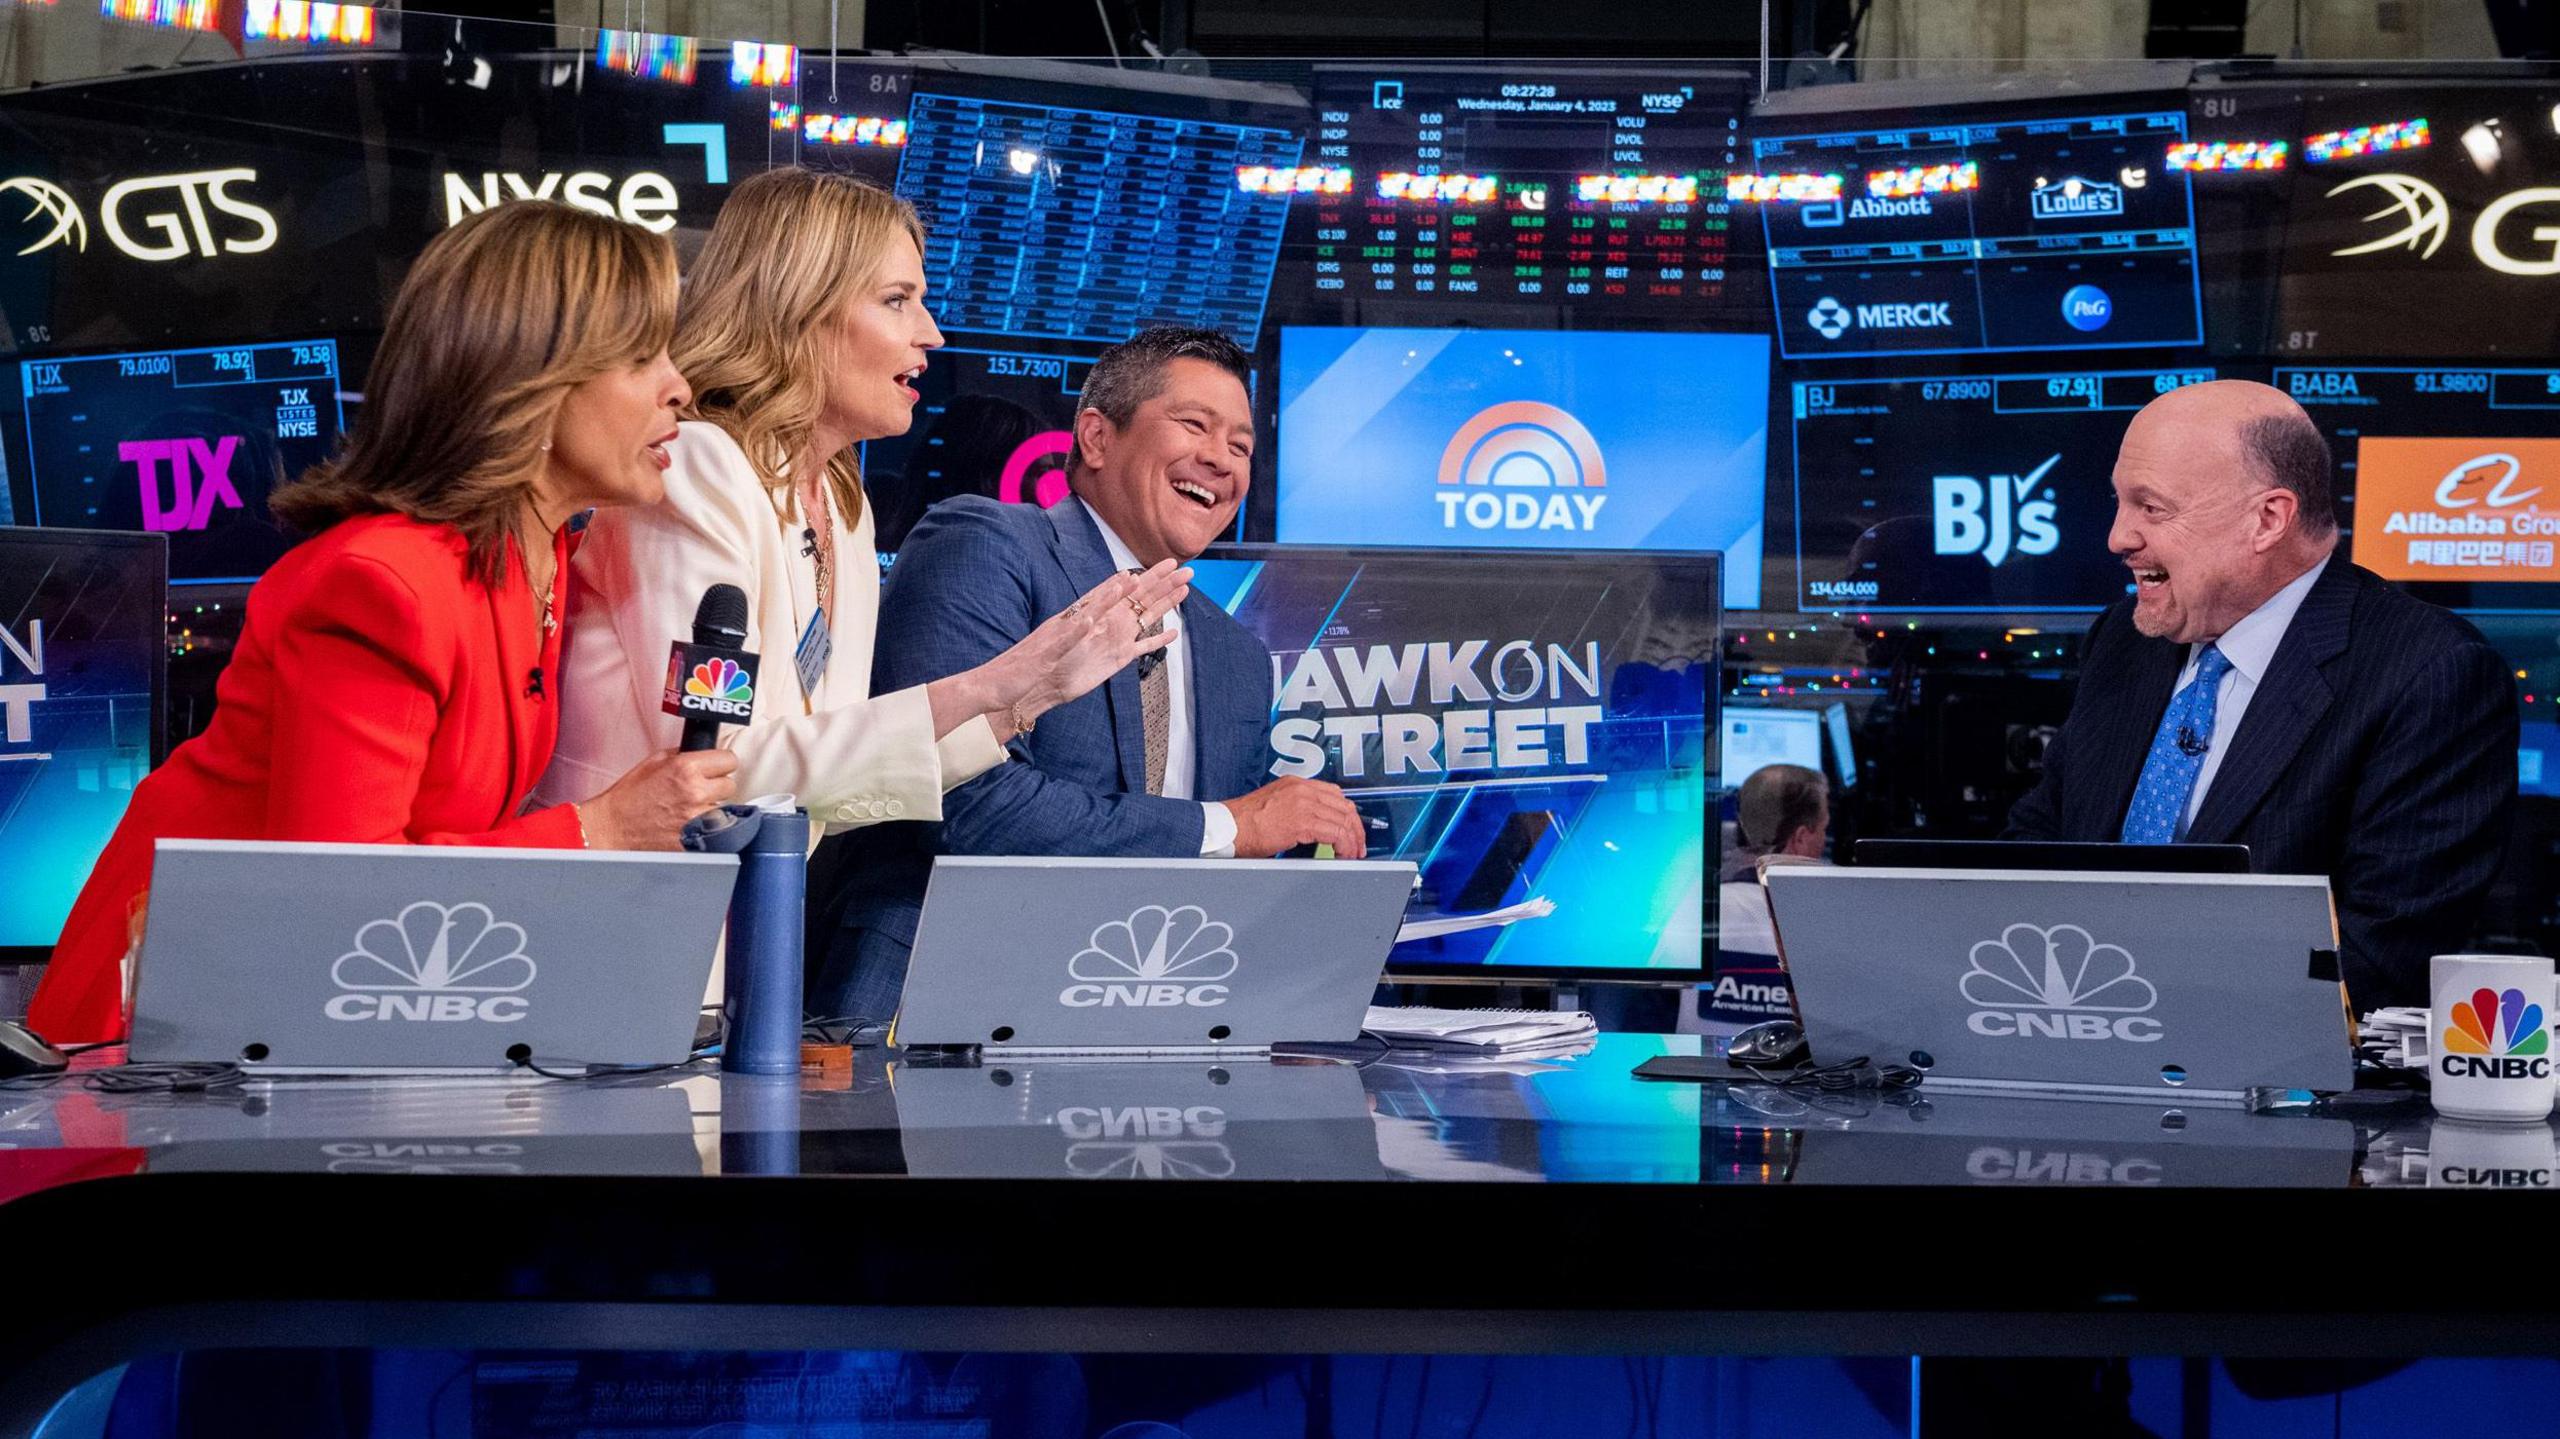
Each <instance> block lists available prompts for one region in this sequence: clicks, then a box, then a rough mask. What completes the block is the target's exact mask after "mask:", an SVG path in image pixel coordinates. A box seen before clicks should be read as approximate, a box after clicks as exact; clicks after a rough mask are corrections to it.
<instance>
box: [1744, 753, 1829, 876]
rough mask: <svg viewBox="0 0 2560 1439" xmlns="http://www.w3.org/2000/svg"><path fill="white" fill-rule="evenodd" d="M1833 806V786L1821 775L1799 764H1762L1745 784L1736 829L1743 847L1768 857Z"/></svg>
mask: <svg viewBox="0 0 2560 1439" xmlns="http://www.w3.org/2000/svg"><path fill="white" fill-rule="evenodd" d="M1830 804H1831V787H1830V785H1829V784H1828V783H1827V782H1826V781H1824V779H1823V778H1822V776H1821V775H1820V774H1818V773H1816V772H1814V771H1812V770H1809V769H1806V768H1805V767H1804V766H1803V765H1800V764H1771V765H1762V766H1761V767H1760V768H1758V769H1755V770H1753V771H1752V772H1751V777H1750V778H1748V779H1746V780H1744V781H1743V782H1742V797H1741V799H1740V800H1738V801H1737V802H1736V805H1735V808H1736V810H1737V814H1736V815H1735V818H1734V828H1735V829H1737V830H1739V831H1741V834H1742V847H1743V849H1745V850H1747V851H1749V852H1750V853H1752V854H1768V853H1771V852H1773V851H1775V850H1776V849H1777V848H1778V846H1780V845H1782V844H1785V843H1786V842H1787V840H1788V839H1789V838H1790V837H1791V836H1793V835H1794V834H1795V832H1796V831H1797V830H1800V829H1811V828H1812V827H1813V826H1814V825H1815V824H1816V823H1818V822H1819V821H1820V820H1821V819H1822V816H1823V813H1824V811H1825V810H1827V809H1828V808H1829V807H1830Z"/></svg>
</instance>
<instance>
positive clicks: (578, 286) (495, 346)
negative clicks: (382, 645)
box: [267, 200, 676, 584]
mask: <svg viewBox="0 0 2560 1439" xmlns="http://www.w3.org/2000/svg"><path fill="white" fill-rule="evenodd" d="M675 318H676V254H675V248H674V247H673V246H672V245H670V244H668V243H667V241H666V240H665V239H664V238H663V237H661V236H658V235H652V234H650V233H649V232H648V231H646V230H643V229H641V228H639V227H638V226H636V225H626V224H624V223H623V222H621V221H620V220H616V219H613V218H611V217H609V216H605V215H597V214H592V213H590V212H588V211H584V210H574V209H571V208H570V207H568V206H566V205H555V204H551V203H548V202H545V201H531V200H529V201H521V202H518V203H514V204H507V205H500V206H497V207H495V208H492V209H489V210H484V211H482V212H481V213H479V214H476V215H473V216H471V217H470V218H469V219H466V220H464V221H463V222H462V223H461V224H459V225H456V226H454V227H453V228H452V229H450V230H447V231H445V232H444V233H443V234H441V235H438V236H437V237H436V238H435V239H434V240H432V241H430V242H428V245H427V248H426V249H425V250H424V251H423V252H421V253H420V254H419V256H418V259H417V263H416V264H414V265H412V266H410V268H409V274H408V278H406V279H405V280H403V281H402V282H401V284H400V293H399V295H398V296H397V297H395V298H394V299H393V300H392V302H391V314H390V316H389V318H388V319H387V320H386V321H385V322H384V324H383V330H382V344H381V347H380V348H379V349H378V350H376V351H375V352H374V359H373V367H372V370H371V372H370V373H369V374H368V375H367V376H366V378H365V403H364V411H363V413H362V415H361V416H360V417H359V418H358V419H357V421H356V429H355V434H354V435H353V436H352V437H351V438H349V440H348V441H347V444H346V447H345V448H344V449H342V450H340V451H339V452H338V454H337V456H336V457H335V458H333V459H331V460H329V461H327V462H326V463H323V464H320V465H316V466H314V467H313V468H312V469H311V470H310V472H309V473H307V474H305V475H304V476H303V477H302V478H301V479H299V480H296V481H294V482H293V483H292V484H289V485H286V486H284V487H283V488H282V489H279V490H277V491H276V492H275V493H274V494H273V495H272V496H270V497H268V500H267V507H268V509H269V510H270V511H272V512H273V513H274V514H275V516H276V517H277V518H278V519H280V520H283V521H284V522H285V523H286V524H289V525H291V526H293V527H294V528H295V529H297V530H300V531H302V532H303V533H304V534H307V535H308V534H318V533H319V532H320V531H322V530H325V529H327V528H329V527H330V526H331V525H334V524H337V523H338V522H339V521H341V520H346V519H352V518H354V517H355V516H357V515H367V514H385V513H389V514H402V515H407V516H409V517H410V518H412V519H416V520H420V521H423V522H425V523H428V524H439V525H451V526H452V527H453V528H455V529H457V530H459V531H461V532H462V535H463V538H464V540H465V541H466V542H467V543H468V545H469V547H470V555H471V571H472V573H473V574H474V575H476V576H477V577H479V578H480V579H481V580H482V581H483V582H485V583H491V584H494V583H496V581H497V577H498V570H499V566H500V565H501V564H503V563H504V562H505V559H506V553H507V542H508V539H509V537H510V536H512V535H513V534H514V533H515V526H516V520H517V517H518V515H519V514H520V513H521V512H522V509H523V506H524V503H525V500H526V497H527V496H528V495H529V494H530V493H531V491H532V488H533V484H534V481H535V480H537V479H539V478H540V477H541V475H542V472H543V466H544V464H545V458H544V453H543V451H544V446H545V444H546V442H547V441H549V440H550V438H551V430H552V425H553V423H554V422H555V421H556V420H557V419H558V417H559V414H560V404H561V401H562V400H564V399H566V398H567V397H568V394H569V391H570V390H572V389H574V388H576V387H577V386H578V385H580V384H583V383H585V382H586V381H588V380H590V379H593V378H595V377H596V376H597V375H601V374H605V373H607V372H609V371H612V370H616V369H620V368H623V367H625V366H628V365H630V364H632V363H633V362H634V361H636V360H644V359H647V358H649V357H651V356H654V355H656V354H657V353H658V352H659V351H660V350H663V349H665V348H666V346H667V342H668V340H669V339H670V338H671V337H672V335H673V334H674V331H675Z"/></svg>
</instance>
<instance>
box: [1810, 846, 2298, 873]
mask: <svg viewBox="0 0 2560 1439" xmlns="http://www.w3.org/2000/svg"><path fill="white" fill-rule="evenodd" d="M1849 853H1850V856H1851V858H1852V860H1853V861H1854V862H1855V863H1857V864H1859V865H1861V866H1864V867H1867V868H1871V869H1877V868H1881V869H2042V870H2105V871H2110V872H2113V873H2117V874H2247V873H2248V872H2249V847H2248V846H2247V845H2245V844H2094V843H2089V842H2086V841H2077V840H2009V839H1862V840H1859V841H1858V842H1857V844H1856V845H1855V846H1854V847H1853V848H1852V849H1851V850H1850V851H1849Z"/></svg>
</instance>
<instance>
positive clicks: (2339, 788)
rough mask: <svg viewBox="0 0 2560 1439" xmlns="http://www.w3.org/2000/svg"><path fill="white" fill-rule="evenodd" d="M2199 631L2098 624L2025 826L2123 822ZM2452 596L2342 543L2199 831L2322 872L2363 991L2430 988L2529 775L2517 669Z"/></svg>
mask: <svg viewBox="0 0 2560 1439" xmlns="http://www.w3.org/2000/svg"><path fill="white" fill-rule="evenodd" d="M2186 660H2187V648H2186V646H2184V645H2180V644H2173V643H2171V642H2169V641H2167V640H2157V639H2151V638H2148V637H2146V636H2144V635H2143V634H2141V633H2139V632H2138V631H2136V630H2135V629H2134V627H2133V601H2131V600H2130V599H2128V600H2126V601H2124V602H2123V603H2121V604H2118V605H2117V606H2116V607H2114V608H2113V609H2110V610H2108V611H2107V612H2106V613H2105V614H2103V615H2101V616H2099V618H2098V623H2097V624H2096V625H2095V626H2094V627H2092V628H2091V629H2090V631H2089V648H2088V653H2087V656H2086V658H2085V659H2084V661H2083V662H2082V664H2081V667H2080V690H2079V693H2078V694H2077V695H2076V696H2075V697H2074V699H2073V701H2072V705H2071V718H2070V719H2069V720H2068V721H2067V722H2066V723H2065V724H2064V725H2063V727H2062V735H2061V737H2060V738H2059V739H2057V740H2055V741H2054V743H2053V744H2052V745H2051V746H2050V747H2049V748H2048V749H2047V750H2046V751H2045V769H2044V780H2043V782H2042V783H2040V784H2038V785H2037V786H2036V788H2035V789H2034V791H2033V792H2032V793H2030V794H2028V796H2027V797H2026V798H2025V799H2022V800H2020V801H2019V802H2018V806H2017V808H2016V809H2014V810H2012V811H2010V814H2009V834H2008V837H2009V838H2012V839H2057V840H2113V839H2115V838H2116V837H2117V836H2118V835H2119V834H2120V833H2122V831H2123V825H2124V812H2125V808H2126V806H2128V805H2129V804H2131V803H2132V802H2133V789H2134V784H2135V782H2136V781H2137V780H2138V779H2140V778H2141V775H2142V762H2143V759H2144V757H2145V755H2146V754H2147V753H2148V751H2149V749H2150V746H2151V737H2152V734H2153V732H2154V731H2156V730H2157V729H2158V728H2159V725H2160V716H2161V714H2162V712H2163V711H2165V710H2166V709H2167V708H2168V706H2169V695H2170V691H2171V690H2172V688H2173V687H2174V686H2175V685H2176V683H2177V678H2178V672H2179V671H2180V670H2181V669H2182V668H2184V667H2185V665H2186ZM2508 676H2509V671H2508V668H2507V665H2506V663H2505V661H2504V660H2503V659H2501V658H2500V657H2499V655H2498V652H2497V651H2495V650H2493V649H2491V648H2490V647H2489V642H2488V641H2487V640H2486V639H2483V638H2482V637H2481V635H2480V632H2479V631H2478V630H2476V629H2473V628H2472V627H2471V626H2470V625H2469V624H2468V623H2466V622H2465V621H2463V620H2461V619H2459V618H2457V617H2456V616H2454V615H2453V614H2451V613H2449V612H2447V611H2445V610H2441V609H2438V608H2437V607H2435V606H2434V605H2431V604H2427V603H2425V602H2423V601H2420V600H2415V599H2411V598H2410V597H2409V596H2407V595H2405V594H2403V593H2401V592H2400V591H2399V590H2398V589H2396V588H2394V587H2393V586H2391V585H2390V584H2388V583H2386V582H2384V581H2383V580H2382V579H2380V578H2379V577H2377V576H2376V575H2374V574H2373V573H2372V572H2370V571H2368V570H2362V569H2359V568H2357V567H2356V566H2354V565H2352V564H2350V563H2348V562H2347V559H2346V557H2345V556H2344V555H2340V556H2338V557H2336V558H2333V559H2331V560H2330V561H2329V564H2328V567H2327V568H2326V569H2325V570H2323V571H2322V572H2321V575H2320V578H2319V579H2318V580H2316V581H2314V582H2313V583H2312V586H2311V592H2310V593H2309V594H2308V595H2306V596H2304V597H2303V601H2302V608H2301V609H2300V610H2298V611H2296V612H2295V614H2294V617H2293V624H2292V625H2291V627H2289V628H2288V629H2287V630H2286V631H2285V635H2284V640H2283V642H2282V643H2281V644H2279V645H2278V646H2277V647H2276V655H2275V660H2274V661H2273V663H2271V664H2270V665H2269V666H2268V667H2267V674H2266V678H2265V679H2264V680H2263V681H2261V682H2260V683H2259V685H2258V689H2257V693H2256V694H2255V696H2254V697H2252V698H2251V699H2250V701H2249V709H2248V713H2247V714H2245V715H2243V716H2242V717H2241V721H2240V729H2239V732H2238V733H2237V734H2236V735H2233V736H2230V737H2229V740H2230V744H2231V749H2230V751H2229V752H2228V753H2227V754H2225V755H2224V757H2223V761H2222V767H2221V768H2220V769H2219V770H2218V771H2216V772H2215V775H2214V779H2213V787H2212V788H2211V789H2209V790H2207V791H2206V792H2205V797H2204V803H2203V806H2202V807H2201V808H2200V809H2198V810H2197V812H2196V821H2195V824H2194V825H2193V826H2192V827H2191V828H2190V829H2189V831H2188V834H2187V839H2188V840H2189V841H2191V842H2193V843H2197V844H2245V845H2247V846H2249V859H2250V867H2251V868H2253V869H2255V870H2257V871H2258V872H2259V873H2261V874H2325V875H2327V876H2329V881H2330V890H2331V892H2332V893H2333V894H2335V895H2336V897H2337V903H2338V926H2339V929H2340V932H2341V937H2342V939H2343V941H2344V948H2343V950H2342V951H2341V955H2340V958H2341V961H2342V964H2343V966H2344V969H2345V975H2346V981H2347V992H2348V995H2349V997H2350V998H2351V999H2352V1000H2353V1002H2354V1004H2355V1006H2356V1008H2357V1009H2358V1010H2364V1009H2369V1008H2371V1007H2373V1006H2376V1005H2384V1004H2425V1003H2426V1002H2427V957H2428V956H2429V955H2432V954H2437V953H2443V952H2449V951H2453V950H2458V949H2460V948H2462V947H2463V946H2464V945H2465V944H2466V943H2467V942H2468V941H2469V939H2470V937H2471V935H2472V932H2473V930H2474V928H2475V925H2476V922H2477V919H2478V912H2479V907H2480V900H2481V897H2482V896H2483V895H2485V894H2486V893H2487V892H2488V889H2489V884H2490V881H2491V880H2492V879H2494V878H2495V877H2496V874H2497V870H2498V864H2499V861H2500V858H2501V856H2502V854H2503V852H2504V850H2505V847H2506V839H2507V825H2508V822H2509V818H2510V811H2512V810H2513V808H2514V807H2515V794H2516V697H2515V684H2514V682H2513V680H2511V679H2510V678H2509V677H2508Z"/></svg>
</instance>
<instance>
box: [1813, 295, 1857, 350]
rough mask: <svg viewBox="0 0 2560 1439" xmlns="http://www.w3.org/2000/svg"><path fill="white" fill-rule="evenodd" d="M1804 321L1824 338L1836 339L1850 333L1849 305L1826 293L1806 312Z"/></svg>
mask: <svg viewBox="0 0 2560 1439" xmlns="http://www.w3.org/2000/svg"><path fill="white" fill-rule="evenodd" d="M1804 322H1805V323H1806V324H1808V325H1811V326H1813V332H1814V333H1815V334H1817V335H1820V336H1821V337H1822V338H1824V339H1826V340H1836V339H1839V338H1840V337H1841V336H1842V335H1845V334H1847V333H1849V307H1848V306H1846V305H1844V304H1841V303H1840V302H1839V301H1838V300H1835V299H1833V298H1831V297H1830V296H1829V295H1825V296H1823V297H1822V298H1821V299H1819V300H1817V301H1815V302H1814V306H1813V308H1812V309H1810V310H1807V311H1806V312H1805V316H1804Z"/></svg>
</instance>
